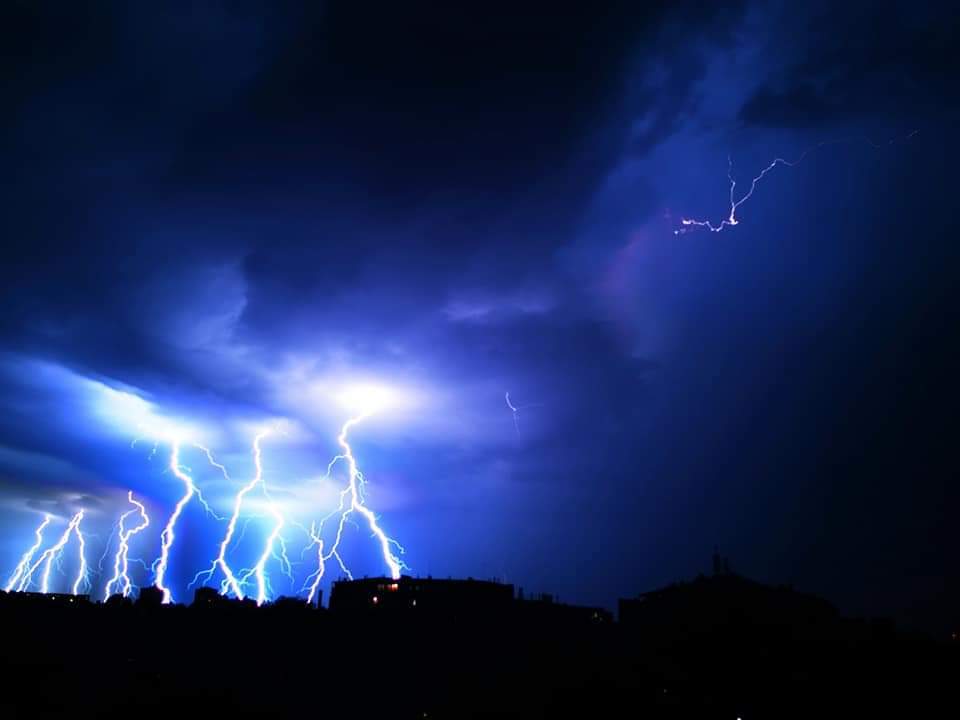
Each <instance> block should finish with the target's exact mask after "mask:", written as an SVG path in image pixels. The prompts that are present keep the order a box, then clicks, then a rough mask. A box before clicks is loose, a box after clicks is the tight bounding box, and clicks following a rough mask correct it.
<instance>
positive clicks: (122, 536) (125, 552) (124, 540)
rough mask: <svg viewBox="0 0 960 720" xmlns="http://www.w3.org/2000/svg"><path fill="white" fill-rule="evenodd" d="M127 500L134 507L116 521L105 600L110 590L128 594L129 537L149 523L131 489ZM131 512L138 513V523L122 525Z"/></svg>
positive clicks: (142, 507)
mask: <svg viewBox="0 0 960 720" xmlns="http://www.w3.org/2000/svg"><path fill="white" fill-rule="evenodd" d="M127 500H129V501H130V503H131V504H132V505H135V506H136V507H135V508H134V509H132V510H127V511H126V512H125V513H123V515H121V516H120V521H119V522H118V523H117V537H118V538H119V540H118V543H119V544H118V546H117V553H116V555H114V557H113V577H112V578H110V580H108V581H107V584H106V587H104V589H103V599H104V600H106V599H107V598H109V597H110V595H111V590H114V586H116V590H115V592H119V593H120V594H122V595H123V597H127V596H128V595H129V594H130V591H131V589H132V588H133V583H131V582H130V575H129V573H128V571H129V566H130V560H129V552H130V538H131V537H133V536H134V535H136V534H137V533H138V532H140V531H141V530H144V529H146V528H147V526H148V525H150V518H149V517H147V510H146V508H145V507H144V506H143V503H140V502H138V501H136V500H134V499H133V491H128V492H127ZM133 513H139V515H140V520H141V522H140V524H139V525H136V526H135V527H132V528H127V527H124V521H125V520H126V519H127V518H128V517H129V516H130V515H132V514H133Z"/></svg>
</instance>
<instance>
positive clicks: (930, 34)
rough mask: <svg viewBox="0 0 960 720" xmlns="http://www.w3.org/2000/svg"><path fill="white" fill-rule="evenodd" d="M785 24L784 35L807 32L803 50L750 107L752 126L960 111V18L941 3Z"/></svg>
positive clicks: (790, 16) (840, 9) (786, 18)
mask: <svg viewBox="0 0 960 720" xmlns="http://www.w3.org/2000/svg"><path fill="white" fill-rule="evenodd" d="M778 23H779V24H780V25H781V27H782V31H783V32H784V34H787V33H791V34H792V33H795V32H796V27H797V25H798V24H799V25H800V26H801V27H803V33H802V37H803V46H802V48H798V49H797V50H798V52H797V53H796V57H794V58H791V59H790V60H789V61H788V63H787V65H786V67H785V68H784V69H783V70H782V71H780V72H775V73H774V74H773V75H772V77H771V78H770V79H769V80H767V81H766V82H764V83H763V84H762V85H761V86H760V87H759V88H758V89H757V90H756V92H755V94H754V95H753V96H752V97H751V98H750V99H749V100H748V101H747V102H746V103H745V104H744V106H743V108H742V110H741V113H740V117H741V119H742V120H743V122H745V123H747V124H750V125H763V126H772V127H799V128H806V127H816V126H819V127H824V126H830V125H833V124H837V123H850V122H853V121H856V120H862V119H863V118H864V116H865V115H867V114H870V113H872V114H874V115H877V114H880V115H881V116H882V115H886V116H887V117H888V118H890V119H893V118H897V119H900V118H903V117H904V116H906V117H907V118H909V117H911V116H912V117H913V118H917V117H924V116H927V115H929V114H931V113H940V112H943V111H945V110H949V109H951V108H952V109H956V108H957V100H958V97H960V96H958V94H957V93H956V91H955V89H954V88H953V85H954V77H953V73H952V70H951V69H952V68H953V67H955V66H956V65H957V64H958V63H960V51H958V49H957V43H956V40H955V39H956V36H957V31H958V30H960V19H958V16H957V14H956V13H947V14H945V13H944V12H943V8H942V6H941V5H940V4H938V3H930V2H919V3H909V4H899V5H895V4H891V5H890V6H883V7H880V6H877V5H876V3H869V4H868V3H860V2H855V3H844V4H840V5H838V4H836V3H830V4H829V5H820V4H815V5H813V6H812V7H804V9H803V11H802V12H800V11H799V7H797V8H791V9H788V10H787V11H786V12H784V13H783V14H781V15H780V16H779V17H778ZM787 45H788V46H789V41H788V43H787ZM888 122H889V120H888Z"/></svg>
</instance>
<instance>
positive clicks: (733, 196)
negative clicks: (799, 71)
mask: <svg viewBox="0 0 960 720" xmlns="http://www.w3.org/2000/svg"><path fill="white" fill-rule="evenodd" d="M918 132H919V130H914V131H912V132H911V133H909V134H908V135H907V136H906V137H905V138H904V140H910V139H911V138H913V136H914V135H916V134H917V133H918ZM896 141H897V138H894V139H892V140H889V141H888V142H887V143H886V144H887V145H893V144H894V143H895V142H896ZM854 142H865V143H867V144H868V145H869V146H870V147H872V148H873V149H875V150H879V149H881V148H882V147H884V146H883V145H881V144H879V143H875V142H874V141H873V140H871V139H870V138H868V137H858V138H845V139H842V140H824V141H822V142H819V143H817V144H816V145H812V146H811V147H808V148H807V149H806V150H804V151H803V152H802V153H801V154H800V155H799V157H797V159H796V160H786V159H784V158H782V157H776V158H774V159H773V160H772V161H771V162H770V164H769V165H767V166H766V167H765V168H763V170H761V171H760V174H759V175H757V176H756V177H755V178H753V180H751V181H750V188H749V189H748V190H747V191H746V192H745V193H744V194H743V195H742V196H741V197H740V199H739V200H738V199H737V181H736V179H735V178H734V177H733V158H731V157H730V156H727V180H729V181H730V213H729V215H727V217H725V218H724V219H723V220H721V221H720V222H719V223H717V224H716V225H714V224H713V222H711V221H710V220H697V219H693V218H681V220H680V227H679V228H677V229H676V230H674V231H673V234H674V235H684V234H686V233H688V232H690V231H692V230H694V229H696V228H706V229H707V230H709V231H710V232H715V233H718V232H721V231H722V230H723V229H724V228H727V227H735V226H737V225H739V224H740V220H738V219H737V210H739V209H740V206H741V205H743V204H744V203H745V202H747V200H749V199H750V198H751V197H753V193H754V191H755V190H756V189H757V185H759V184H760V181H761V180H763V179H764V178H765V177H766V176H767V175H768V174H769V173H770V172H772V171H773V170H774V168H776V167H778V166H781V165H782V166H785V167H790V168H792V167H796V166H797V165H799V164H800V163H801V162H803V161H804V160H805V159H806V158H807V156H808V155H810V154H811V153H813V152H815V151H816V150H819V149H820V148H823V147H826V146H828V145H840V144H846V143H854ZM507 402H508V404H509V400H508V401H507ZM514 417H516V416H514Z"/></svg>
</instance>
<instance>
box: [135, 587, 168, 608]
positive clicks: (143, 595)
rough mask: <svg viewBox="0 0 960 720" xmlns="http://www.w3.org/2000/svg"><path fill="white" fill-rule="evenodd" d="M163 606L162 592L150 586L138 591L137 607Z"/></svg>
mask: <svg viewBox="0 0 960 720" xmlns="http://www.w3.org/2000/svg"><path fill="white" fill-rule="evenodd" d="M161 605H163V590H161V589H160V588H158V587H154V586H153V585H150V586H148V587H145V588H141V589H140V595H139V596H138V597H137V607H160V606H161Z"/></svg>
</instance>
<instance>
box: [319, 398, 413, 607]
mask: <svg viewBox="0 0 960 720" xmlns="http://www.w3.org/2000/svg"><path fill="white" fill-rule="evenodd" d="M371 414H372V413H365V414H361V415H358V416H356V417H352V418H350V419H349V420H347V421H346V422H345V423H344V424H343V426H342V427H341V428H340V434H339V435H338V436H337V443H338V444H339V445H340V448H341V449H342V453H341V454H340V455H337V456H336V457H335V458H333V460H331V461H330V464H329V465H328V466H327V476H329V475H330V473H331V472H332V470H333V466H334V465H335V464H336V463H337V462H338V461H340V460H344V461H346V463H347V470H348V478H347V486H346V487H345V488H344V489H343V490H341V491H340V504H339V506H338V507H337V509H336V510H334V511H333V512H332V513H330V515H328V516H327V517H325V518H324V519H323V520H322V521H321V522H320V524H319V526H318V527H316V528H314V527H313V526H311V531H310V536H311V540H312V542H311V544H310V545H309V546H308V547H313V546H316V547H317V548H318V551H317V570H316V572H314V573H313V574H312V575H310V576H309V577H308V578H307V581H306V583H305V584H304V588H303V589H304V590H308V600H307V601H308V602H312V601H313V598H314V597H315V595H316V592H317V588H318V587H319V584H320V580H321V579H322V578H323V574H324V571H325V568H326V563H327V562H329V561H330V560H331V559H335V560H336V561H337V563H338V564H339V565H340V569H341V570H343V572H344V574H346V575H347V577H349V578H351V579H352V578H353V575H352V574H351V573H350V570H349V569H348V568H347V566H346V564H345V563H344V562H343V558H342V557H341V556H340V552H339V551H340V542H341V540H342V539H343V528H344V525H345V524H346V523H347V522H348V521H349V519H350V515H351V514H352V513H358V514H360V515H362V516H363V518H364V519H365V520H366V521H367V525H368V527H369V528H370V532H371V533H372V534H373V536H374V537H375V538H376V539H377V541H378V543H379V545H380V552H381V554H382V555H383V561H384V563H385V564H386V566H387V568H388V569H389V571H390V577H391V578H393V579H394V580H396V579H398V578H399V577H400V571H401V570H403V569H406V567H407V566H406V565H405V564H404V563H403V561H402V560H401V559H400V558H399V557H398V556H397V555H395V554H394V552H393V549H394V548H396V549H397V552H398V553H400V554H403V553H404V549H403V547H402V546H401V545H400V544H399V543H398V542H397V541H396V540H394V539H393V538H391V537H389V536H388V535H387V534H386V533H385V532H384V531H383V529H382V528H381V527H380V525H379V524H378V523H377V517H376V515H374V514H373V512H372V511H371V510H370V508H368V507H367V506H366V504H365V500H364V496H363V486H364V484H365V482H366V481H365V480H364V477H363V473H362V472H360V469H359V467H358V465H357V460H356V458H355V457H354V455H353V449H352V448H351V447H350V444H349V442H348V441H347V437H348V434H349V432H350V429H351V428H352V427H353V426H354V425H357V424H358V423H360V422H362V421H363V420H365V419H367V418H368V417H370V415H371ZM336 515H339V516H340V520H339V522H338V523H337V532H336V536H335V538H334V541H333V543H332V544H331V545H330V547H329V549H328V550H327V552H326V553H324V551H323V548H324V544H323V540H322V538H321V533H322V531H323V524H324V523H325V522H326V521H327V520H329V519H330V518H332V517H334V516H336Z"/></svg>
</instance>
